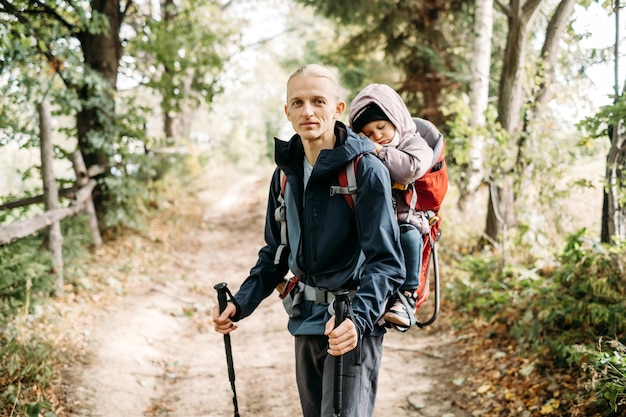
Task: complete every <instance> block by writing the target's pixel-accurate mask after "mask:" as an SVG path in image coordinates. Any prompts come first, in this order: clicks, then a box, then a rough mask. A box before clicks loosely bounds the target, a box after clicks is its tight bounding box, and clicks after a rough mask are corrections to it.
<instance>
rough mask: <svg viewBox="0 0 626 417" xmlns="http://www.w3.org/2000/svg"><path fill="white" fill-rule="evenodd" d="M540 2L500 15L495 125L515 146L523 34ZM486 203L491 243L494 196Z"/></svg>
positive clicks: (515, 3)
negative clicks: (503, 21) (504, 21)
mask: <svg viewBox="0 0 626 417" xmlns="http://www.w3.org/2000/svg"><path fill="white" fill-rule="evenodd" d="M540 3H541V0H526V1H523V0H511V2H510V3H509V6H508V7H504V11H505V13H506V14H507V16H508V28H509V31H508V35H507V42H506V47H505V50H504V58H503V65H502V74H501V75H500V84H499V89H498V121H499V122H500V125H502V128H503V129H504V130H505V131H506V132H507V133H508V134H509V140H510V141H511V143H515V137H516V136H517V133H518V132H519V130H520V126H519V125H520V111H521V104H522V77H521V74H522V70H523V68H524V65H525V61H526V43H527V32H528V29H529V27H530V25H531V23H532V20H533V17H534V15H535V12H536V11H537V8H538V7H539V4H540ZM490 194H491V195H490V198H489V200H488V202H487V204H488V206H487V218H486V221H485V234H486V235H487V237H488V238H489V239H490V240H492V241H497V240H498V230H499V229H500V228H499V227H497V225H498V224H499V221H498V219H497V217H495V213H496V212H497V211H498V208H497V207H489V205H492V204H496V205H498V204H499V201H498V199H497V196H496V195H493V193H491V191H490Z"/></svg>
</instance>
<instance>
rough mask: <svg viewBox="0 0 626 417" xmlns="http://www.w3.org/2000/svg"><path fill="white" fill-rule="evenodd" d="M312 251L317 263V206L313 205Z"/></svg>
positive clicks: (314, 260) (313, 259) (313, 258)
mask: <svg viewBox="0 0 626 417" xmlns="http://www.w3.org/2000/svg"><path fill="white" fill-rule="evenodd" d="M311 226H312V227H311V234H312V236H311V252H312V257H311V258H312V261H313V262H314V263H317V208H316V207H313V213H312V218H311Z"/></svg>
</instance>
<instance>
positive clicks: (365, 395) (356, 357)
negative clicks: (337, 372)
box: [295, 336, 383, 417]
mask: <svg viewBox="0 0 626 417" xmlns="http://www.w3.org/2000/svg"><path fill="white" fill-rule="evenodd" d="M295 350H296V381H297V383H298V392H299V394H300V403H301V405H302V415H303V416H304V417H332V416H333V411H334V410H333V392H334V369H335V357H334V356H331V355H329V354H328V353H326V351H327V350H328V337H326V336H296V337H295ZM382 353H383V336H368V337H363V338H362V340H361V341H360V342H359V344H358V345H357V347H356V348H355V349H353V350H352V351H350V352H348V353H346V354H345V355H343V384H342V386H343V389H342V407H341V416H342V417H371V416H372V414H373V413H374V403H375V401H376V389H377V387H378V370H379V369H380V363H381V359H382Z"/></svg>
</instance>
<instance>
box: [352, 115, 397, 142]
mask: <svg viewBox="0 0 626 417" xmlns="http://www.w3.org/2000/svg"><path fill="white" fill-rule="evenodd" d="M361 133H362V134H363V135H365V136H367V137H368V138H369V139H370V140H371V141H372V142H375V143H378V144H379V145H386V144H388V143H389V142H391V141H392V140H393V136H394V135H395V134H396V127H395V126H394V125H393V123H391V122H389V121H387V120H373V121H371V122H369V123H368V124H366V125H365V126H363V130H362V131H361Z"/></svg>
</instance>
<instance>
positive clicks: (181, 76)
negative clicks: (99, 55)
mask: <svg viewBox="0 0 626 417" xmlns="http://www.w3.org/2000/svg"><path fill="white" fill-rule="evenodd" d="M162 4H164V3H162ZM132 18H134V19H135V20H136V24H134V25H133V27H134V29H135V30H137V33H136V34H135V36H133V37H132V39H131V40H130V42H129V43H128V45H127V51H128V52H129V53H130V54H131V56H132V59H129V60H127V61H126V62H124V65H125V66H127V68H124V72H125V73H129V74H132V77H133V78H137V79H142V83H143V84H144V85H146V86H147V87H149V88H151V89H153V90H154V91H156V92H157V93H158V94H159V95H160V96H161V97H162V102H161V103H162V104H161V106H162V109H163V111H164V112H171V111H179V110H180V109H181V105H182V104H183V103H185V102H188V104H190V105H192V106H197V105H198V104H199V103H200V101H204V102H206V103H210V102H211V101H212V100H213V97H214V96H215V95H216V94H219V93H220V92H221V91H222V89H221V87H220V85H219V83H218V80H219V78H218V76H219V75H220V74H221V73H222V70H223V66H224V62H225V60H226V50H225V49H226V45H225V43H226V42H227V41H230V42H232V43H234V37H233V28H230V27H228V25H227V23H226V21H225V19H224V17H223V16H222V12H221V10H220V5H219V4H218V2H216V1H209V2H207V1H199V0H185V1H183V2H180V4H179V3H174V2H172V3H171V4H168V5H167V7H166V8H165V9H164V10H161V13H160V15H158V16H156V15H151V14H150V13H143V14H140V15H139V14H138V15H134V16H132ZM231 46H233V45H231ZM129 58H130V57H129Z"/></svg>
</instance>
